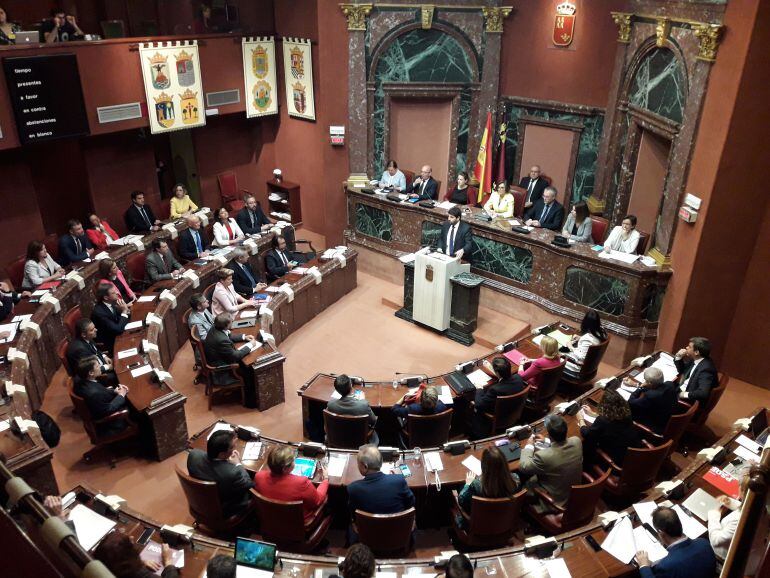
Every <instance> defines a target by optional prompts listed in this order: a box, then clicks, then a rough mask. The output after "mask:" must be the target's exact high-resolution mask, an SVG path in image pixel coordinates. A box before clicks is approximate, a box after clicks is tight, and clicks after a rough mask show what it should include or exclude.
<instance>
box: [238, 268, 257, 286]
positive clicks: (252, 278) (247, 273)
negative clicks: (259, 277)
mask: <svg viewBox="0 0 770 578" xmlns="http://www.w3.org/2000/svg"><path fill="white" fill-rule="evenodd" d="M241 269H243V272H244V273H246V277H248V278H249V282H250V283H251V286H252V288H253V287H254V286H255V285H256V284H257V282H256V281H254V276H253V275H252V274H251V273H250V272H249V268H248V267H246V265H241Z"/></svg>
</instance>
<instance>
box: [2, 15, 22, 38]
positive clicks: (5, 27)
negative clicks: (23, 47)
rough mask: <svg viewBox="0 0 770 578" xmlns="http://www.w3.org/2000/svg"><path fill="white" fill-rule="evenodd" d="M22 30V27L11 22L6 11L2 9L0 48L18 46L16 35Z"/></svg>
mask: <svg viewBox="0 0 770 578" xmlns="http://www.w3.org/2000/svg"><path fill="white" fill-rule="evenodd" d="M20 30H21V26H19V25H18V24H14V23H13V22H9V21H8V15H7V14H6V12H5V10H3V9H2V8H0V46H5V45H8V44H16V33H17V32H19V31H20Z"/></svg>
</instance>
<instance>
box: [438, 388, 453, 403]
mask: <svg viewBox="0 0 770 578" xmlns="http://www.w3.org/2000/svg"><path fill="white" fill-rule="evenodd" d="M438 399H439V401H440V402H441V403H443V404H444V405H452V404H454V399H452V390H451V388H450V387H449V386H448V385H442V386H441V389H440V390H439V394H438Z"/></svg>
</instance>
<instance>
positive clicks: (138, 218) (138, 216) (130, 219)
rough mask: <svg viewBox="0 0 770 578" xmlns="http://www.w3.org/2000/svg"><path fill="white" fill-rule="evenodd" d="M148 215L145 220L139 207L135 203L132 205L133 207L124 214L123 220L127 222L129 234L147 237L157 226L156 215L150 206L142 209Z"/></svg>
mask: <svg viewBox="0 0 770 578" xmlns="http://www.w3.org/2000/svg"><path fill="white" fill-rule="evenodd" d="M142 208H143V209H144V212H145V213H146V215H147V218H146V219H145V218H144V216H143V215H142V212H141V211H140V210H139V207H137V206H136V204H135V203H131V206H130V207H129V208H128V210H127V211H126V212H125V213H124V214H123V220H124V221H125V222H126V227H127V228H128V232H129V233H133V234H137V235H146V234H147V233H149V232H150V228H151V227H152V226H153V225H154V224H155V221H156V220H157V219H155V214H154V213H153V212H152V209H151V208H150V206H149V205H146V204H145V205H144V207H142Z"/></svg>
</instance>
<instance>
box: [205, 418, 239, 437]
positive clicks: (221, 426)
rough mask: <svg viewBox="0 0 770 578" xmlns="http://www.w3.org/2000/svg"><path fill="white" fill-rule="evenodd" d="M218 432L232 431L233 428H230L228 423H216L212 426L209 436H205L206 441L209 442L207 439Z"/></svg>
mask: <svg viewBox="0 0 770 578" xmlns="http://www.w3.org/2000/svg"><path fill="white" fill-rule="evenodd" d="M218 431H233V426H231V425H230V424H229V423H224V422H222V421H218V422H217V423H215V424H214V427H212V428H211V431H210V432H209V435H207V436H206V441H209V438H210V437H211V436H213V435H214V434H215V433H217V432H218Z"/></svg>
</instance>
